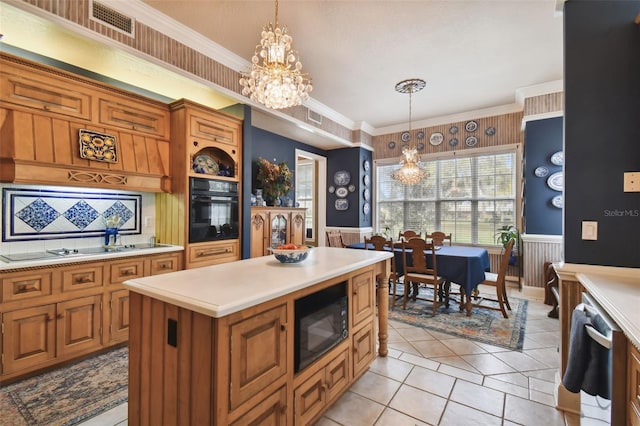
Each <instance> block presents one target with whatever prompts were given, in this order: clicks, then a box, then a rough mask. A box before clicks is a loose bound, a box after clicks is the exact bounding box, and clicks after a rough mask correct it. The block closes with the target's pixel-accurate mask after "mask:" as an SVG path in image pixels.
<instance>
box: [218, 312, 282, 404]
mask: <svg viewBox="0 0 640 426" xmlns="http://www.w3.org/2000/svg"><path fill="white" fill-rule="evenodd" d="M286 324H287V306H286V305H280V306H277V307H275V308H273V309H270V310H268V311H264V312H259V313H257V314H256V315H254V316H252V317H250V318H246V319H242V320H240V321H238V322H236V323H230V325H229V336H230V342H231V354H232V356H231V358H230V366H229V372H230V377H231V383H230V387H231V391H230V392H229V405H230V409H231V410H233V409H235V408H237V407H238V406H239V405H240V404H242V403H243V402H245V401H246V400H248V399H249V398H251V397H252V396H254V395H256V394H258V393H259V392H260V391H261V390H263V389H264V388H266V387H267V386H268V385H269V384H271V383H273V382H274V381H276V380H277V379H278V378H280V377H281V376H282V375H283V374H285V373H286V371H287V327H286Z"/></svg>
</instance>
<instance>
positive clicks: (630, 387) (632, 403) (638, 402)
mask: <svg viewBox="0 0 640 426" xmlns="http://www.w3.org/2000/svg"><path fill="white" fill-rule="evenodd" d="M627 347H628V348H629V353H628V354H627V363H628V365H627V371H628V373H627V374H628V376H627V423H628V424H629V425H632V426H640V352H638V349H636V348H635V347H634V346H633V344H631V343H629V344H628V345H627Z"/></svg>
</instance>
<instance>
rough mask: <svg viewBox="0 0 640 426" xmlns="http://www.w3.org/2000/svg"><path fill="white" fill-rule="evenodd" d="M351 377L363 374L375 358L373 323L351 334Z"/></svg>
mask: <svg viewBox="0 0 640 426" xmlns="http://www.w3.org/2000/svg"><path fill="white" fill-rule="evenodd" d="M352 351H353V377H358V376H360V375H361V374H362V373H364V372H365V371H366V370H367V368H368V367H369V364H371V362H372V361H373V359H374V358H375V357H376V336H375V328H374V326H373V321H370V322H369V323H368V324H367V325H366V326H364V327H363V328H361V329H360V330H358V331H356V332H355V333H354V334H353V342H352Z"/></svg>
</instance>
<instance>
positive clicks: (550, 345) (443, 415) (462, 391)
mask: <svg viewBox="0 0 640 426" xmlns="http://www.w3.org/2000/svg"><path fill="white" fill-rule="evenodd" d="M514 296H515V297H521V296H519V295H518V294H517V293H516V294H514ZM549 309H550V307H549V306H547V305H544V304H543V303H541V302H540V301H535V300H530V301H529V306H528V310H527V323H526V333H525V340H524V347H523V350H522V352H518V351H510V350H507V349H504V348H500V347H496V346H491V345H487V344H483V343H476V342H473V341H471V340H466V339H461V338H458V337H455V336H451V335H448V334H443V333H437V332H432V331H427V330H424V329H421V328H418V327H414V326H410V325H406V324H403V323H400V322H394V321H392V322H391V323H390V328H389V355H388V356H387V357H384V358H382V357H378V358H377V359H376V360H375V361H374V363H373V364H372V366H371V367H370V368H369V370H368V371H367V372H366V373H365V374H364V375H363V376H362V377H361V378H360V379H359V380H358V381H357V382H356V383H355V384H354V385H353V386H352V387H351V389H350V390H349V391H348V392H347V393H345V394H344V395H343V396H342V397H341V398H340V399H339V400H338V401H337V402H336V403H335V404H334V406H333V407H331V408H330V409H329V410H328V411H327V412H326V413H325V415H324V417H323V418H322V419H321V420H320V421H318V422H317V424H316V426H336V425H343V426H369V425H376V426H403V425H408V426H413V425H420V426H422V425H459V426H471V425H504V426H507V425H509V426H510V425H544V426H555V425H568V426H577V425H588V426H590V425H594V426H595V425H606V424H608V423H607V422H606V421H603V420H601V419H602V418H603V417H602V414H601V413H600V412H599V410H598V409H597V403H596V401H593V403H592V405H593V407H594V410H593V413H586V414H588V415H589V416H591V417H584V416H583V417H582V418H581V416H579V415H577V414H565V413H563V412H562V411H559V410H557V409H556V408H555V407H554V398H553V392H554V387H555V385H554V380H555V376H556V372H557V371H558V367H559V365H560V358H559V354H558V349H557V348H558V344H559V341H560V332H559V325H558V320H556V319H551V318H548V317H547V313H548V311H549ZM126 417H127V407H126V404H123V405H121V406H119V407H117V408H115V409H113V410H111V411H109V412H107V413H104V414H103V415H101V416H98V417H95V418H94V419H91V420H90V421H87V422H85V423H83V426H113V425H115V426H123V425H126V424H127V421H126Z"/></svg>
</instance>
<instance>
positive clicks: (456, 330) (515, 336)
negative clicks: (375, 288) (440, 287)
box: [389, 285, 528, 351]
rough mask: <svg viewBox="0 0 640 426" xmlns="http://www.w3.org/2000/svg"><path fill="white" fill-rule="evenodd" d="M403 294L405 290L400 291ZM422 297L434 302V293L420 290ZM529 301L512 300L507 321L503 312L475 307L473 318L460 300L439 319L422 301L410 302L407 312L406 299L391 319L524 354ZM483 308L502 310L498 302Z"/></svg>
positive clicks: (442, 310)
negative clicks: (463, 308) (405, 307)
mask: <svg viewBox="0 0 640 426" xmlns="http://www.w3.org/2000/svg"><path fill="white" fill-rule="evenodd" d="M397 292H398V294H402V286H401V285H399V286H398V289H397ZM419 295H420V296H419V297H422V298H432V297H433V296H432V295H433V292H432V291H431V290H428V289H424V288H420V292H419ZM527 303H528V302H527V301H526V300H523V299H517V298H514V297H509V304H510V305H511V309H512V311H507V313H508V314H509V318H504V317H503V316H502V313H501V312H500V311H494V310H489V309H482V308H477V307H474V308H473V309H472V310H471V316H467V314H466V311H460V309H459V306H460V305H459V303H458V301H457V300H451V303H450V305H449V307H445V306H440V307H439V308H438V310H437V314H436V315H435V317H434V316H433V315H432V313H431V306H432V304H431V303H430V302H426V301H422V300H420V299H418V300H416V301H415V302H413V301H411V300H409V302H408V303H407V309H406V310H403V309H402V298H399V299H398V300H397V301H396V305H395V307H394V308H391V306H389V319H390V320H394V321H400V322H403V323H406V324H411V325H415V326H417V327H422V328H425V329H427V330H433V331H438V332H441V333H446V334H451V335H453V336H458V337H464V338H467V339H470V340H475V341H477V342H482V343H488V344H490V345H494V346H500V347H503V348H507V349H511V350H519V351H521V350H522V345H523V343H524V331H525V325H526V320H527ZM482 304H483V305H487V306H496V307H497V306H498V304H497V303H495V302H490V301H486V300H485V301H483V302H482Z"/></svg>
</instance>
